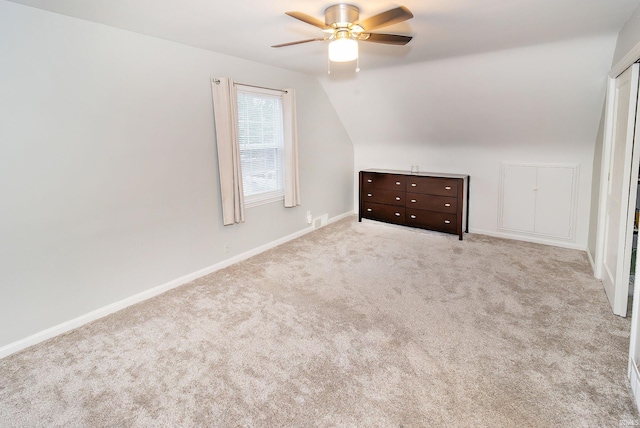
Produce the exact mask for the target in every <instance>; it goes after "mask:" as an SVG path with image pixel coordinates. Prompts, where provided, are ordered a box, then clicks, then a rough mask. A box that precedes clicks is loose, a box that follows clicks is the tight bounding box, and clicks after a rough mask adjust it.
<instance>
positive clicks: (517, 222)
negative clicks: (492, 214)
mask: <svg viewBox="0 0 640 428" xmlns="http://www.w3.org/2000/svg"><path fill="white" fill-rule="evenodd" d="M536 174H537V168H536V167H535V166H525V165H503V167H502V192H501V193H502V198H501V202H502V213H501V214H502V215H501V216H500V220H501V221H500V228H501V229H503V230H508V231H520V232H529V233H533V232H534V231H535V221H536V219H535V214H536V194H535V192H534V189H535V188H536Z"/></svg>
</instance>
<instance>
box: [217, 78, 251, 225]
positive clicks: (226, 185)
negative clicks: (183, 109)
mask: <svg viewBox="0 0 640 428" xmlns="http://www.w3.org/2000/svg"><path fill="white" fill-rule="evenodd" d="M211 91H212V93H213V113H214V118H215V122H216V123H215V127H216V143H217V146H218V171H219V174H220V192H221V195H222V222H223V223H224V225H225V226H227V225H230V224H234V223H241V222H244V196H243V191H242V170H241V168H240V147H239V146H238V117H237V116H238V107H237V96H236V88H235V85H234V83H233V80H231V79H228V78H226V77H214V78H213V79H211Z"/></svg>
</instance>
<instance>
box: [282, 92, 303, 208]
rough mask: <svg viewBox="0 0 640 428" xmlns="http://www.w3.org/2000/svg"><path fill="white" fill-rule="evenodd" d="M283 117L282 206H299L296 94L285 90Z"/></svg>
mask: <svg viewBox="0 0 640 428" xmlns="http://www.w3.org/2000/svg"><path fill="white" fill-rule="evenodd" d="M282 113H283V116H284V121H283V126H284V165H285V166H284V206H285V207H287V208H291V207H296V206H298V205H300V180H299V178H298V128H297V124H296V92H295V90H294V89H289V88H287V89H286V92H285V94H284V95H283V96H282Z"/></svg>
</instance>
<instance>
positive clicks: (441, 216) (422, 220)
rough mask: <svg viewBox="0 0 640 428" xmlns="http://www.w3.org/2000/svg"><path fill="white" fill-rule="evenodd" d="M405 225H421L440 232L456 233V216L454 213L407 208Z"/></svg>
mask: <svg viewBox="0 0 640 428" xmlns="http://www.w3.org/2000/svg"><path fill="white" fill-rule="evenodd" d="M406 211H407V212H406V223H407V226H414V227H422V228H427V229H432V230H439V231H441V232H449V233H457V230H458V217H457V216H456V214H448V213H439V212H434V211H425V210H416V209H411V208H407V210H406Z"/></svg>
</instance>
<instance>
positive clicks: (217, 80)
mask: <svg viewBox="0 0 640 428" xmlns="http://www.w3.org/2000/svg"><path fill="white" fill-rule="evenodd" d="M212 80H213V83H215V84H216V85H219V84H220V79H215V78H214V79H212ZM233 84H234V85H236V86H237V85H242V86H248V87H250V88H258V89H267V90H269V91H278V92H282V93H285V94H288V93H289V92H288V91H286V90H284V89H275V88H267V87H266V86H256V85H247V84H246V83H238V82H233Z"/></svg>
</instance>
